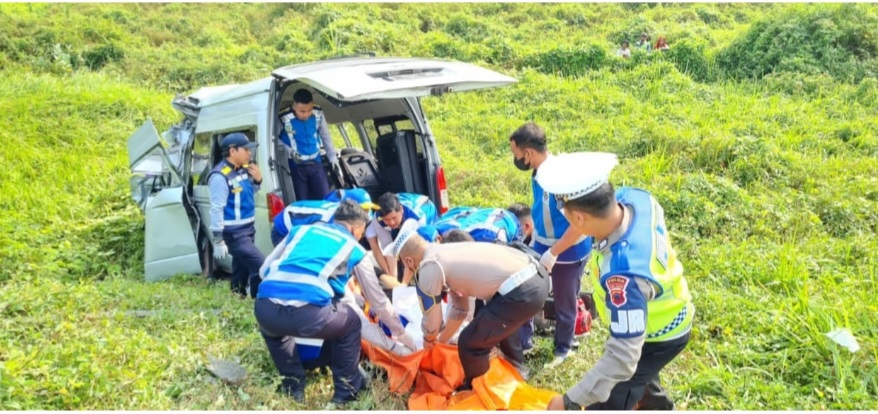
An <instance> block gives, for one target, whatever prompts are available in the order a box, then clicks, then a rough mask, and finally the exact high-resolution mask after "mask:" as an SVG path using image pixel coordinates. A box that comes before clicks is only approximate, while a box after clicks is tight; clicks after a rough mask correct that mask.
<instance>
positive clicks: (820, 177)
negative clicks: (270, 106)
mask: <svg viewBox="0 0 878 414" xmlns="http://www.w3.org/2000/svg"><path fill="white" fill-rule="evenodd" d="M193 7H197V10H198V12H197V13H189V12H188V11H192V10H195V9H193ZM638 7H640V8H639V9H638ZM782 7H800V6H778V5H772V6H756V5H682V6H660V7H656V8H648V7H643V6H635V5H632V6H628V5H614V4H602V5H573V4H564V5H552V6H545V5H539V6H538V5H507V4H486V5H458V4H448V5H413V4H403V5H392V4H391V5H317V4H314V5H240V4H238V5H231V6H226V5H197V6H195V5H193V6H188V5H152V4H149V5H98V4H93V5H76V7H73V5H51V4H32V5H21V4H4V5H2V6H0V12H2V13H0V23H3V25H4V27H9V28H10V30H9V32H8V35H7V37H5V38H0V46H2V49H0V50H3V51H4V52H5V54H4V55H3V58H2V59H3V60H0V63H2V64H3V71H2V73H3V75H4V76H3V77H2V78H0V120H2V121H0V124H2V125H4V126H5V127H4V128H2V129H0V141H2V142H4V143H8V144H7V145H3V146H0V162H3V163H4V164H5V165H11V166H14V167H13V168H8V169H7V171H6V172H5V173H4V178H3V179H2V180H0V210H2V211H3V212H4V213H3V214H2V215H0V230H2V231H0V259H2V260H3V262H4V266H3V269H0V316H2V317H0V324H2V329H0V407H3V408H9V409H14V408H45V409H52V408H57V409H122V408H127V409H247V408H250V409H259V408H277V409H283V408H291V407H294V405H292V404H293V403H292V402H291V401H290V400H288V399H284V398H279V397H277V396H276V395H275V394H274V393H273V390H274V385H273V384H274V381H276V379H275V376H274V369H273V366H272V363H271V361H270V359H269V357H268V355H267V353H266V352H265V351H264V345H263V344H262V342H261V338H260V337H259V336H258V334H257V333H256V330H255V327H254V322H253V319H252V316H251V315H252V313H251V308H250V305H249V302H245V301H235V300H231V299H230V298H229V297H228V295H227V293H226V286H217V285H208V286H205V284H204V283H203V282H201V281H200V280H197V279H196V278H194V277H179V278H175V279H174V280H171V281H168V282H163V283H161V284H146V283H143V282H142V281H141V279H142V278H141V274H140V272H141V269H142V267H141V266H142V264H141V260H142V243H143V235H142V225H143V222H142V216H141V215H140V213H139V211H138V210H137V209H136V207H133V206H132V205H131V204H132V203H130V199H129V198H128V187H127V178H128V175H127V155H126V153H125V139H126V138H127V136H128V134H129V133H130V132H131V131H133V130H134V129H135V128H136V127H137V126H138V125H139V124H140V123H141V122H143V120H145V119H146V117H147V116H151V117H153V119H154V120H155V121H156V123H157V125H158V126H159V128H160V129H162V128H163V127H166V126H168V125H170V124H171V123H172V122H173V121H174V119H175V116H174V113H173V111H172V109H171V108H170V107H169V105H168V104H167V103H168V102H169V101H170V98H171V96H172V95H173V93H174V92H185V91H189V90H191V89H192V88H193V87H195V86H199V85H201V84H211V83H225V82H230V81H243V80H247V79H251V78H254V77H257V76H264V74H265V73H266V72H267V71H268V70H270V69H271V68H273V67H276V66H280V65H282V64H286V63H288V62H294V61H296V60H298V59H301V58H302V56H305V55H306V54H308V53H310V54H312V55H316V56H326V55H331V54H334V53H336V52H349V51H351V50H355V49H358V48H361V47H367V48H370V49H378V50H382V51H383V52H382V53H385V54H390V53H393V54H403V55H408V54H411V55H428V54H437V53H439V52H443V53H447V56H450V57H458V58H463V59H468V60H470V59H477V58H478V57H481V56H483V55H485V50H486V49H484V48H485V46H484V44H485V43H490V42H502V43H503V44H506V45H507V46H509V49H510V50H511V53H510V56H509V59H501V60H498V61H496V62H493V63H492V62H484V63H483V64H487V65H492V66H494V67H496V68H498V69H500V70H503V71H505V72H507V73H510V74H512V75H514V76H516V77H518V78H519V81H520V82H519V83H518V84H516V85H514V86H512V87H509V88H504V89H500V90H492V91H485V92H477V93H467V94H457V95H450V96H447V97H444V98H442V99H436V98H430V99H426V100H425V101H424V105H425V107H426V110H427V111H428V114H429V116H430V119H431V125H432V127H433V129H434V132H435V133H436V136H437V137H438V139H439V140H440V142H441V144H442V145H441V147H440V152H441V154H442V156H443V160H444V162H445V166H446V171H447V174H448V177H449V182H450V186H451V187H452V192H451V198H452V202H453V203H454V204H473V205H499V206H502V205H505V204H507V203H509V202H511V201H514V200H526V199H528V198H529V186H528V177H527V174H523V173H519V172H517V171H516V170H514V168H512V166H511V157H510V155H509V153H508V151H507V145H508V144H507V141H506V136H507V135H508V133H509V132H510V131H511V130H513V129H514V128H515V127H517V126H518V125H519V124H520V123H521V122H522V121H523V120H526V119H533V120H536V121H537V122H539V123H541V124H542V125H543V126H544V127H546V129H547V130H548V131H549V134H550V136H551V143H550V147H551V149H552V150H553V151H573V150H606V151H613V152H616V153H619V154H620V155H621V156H622V158H623V165H622V166H621V167H620V168H619V169H618V170H617V173H616V179H617V180H618V182H620V183H624V184H627V185H636V186H642V187H645V188H648V189H650V190H651V191H653V192H654V193H655V194H656V196H657V197H658V198H659V200H660V201H661V202H662V204H663V205H664V206H665V209H666V212H667V214H668V223H669V226H670V227H671V229H672V231H673V236H674V238H675V243H676V245H677V248H678V250H679V251H680V254H681V256H682V258H683V260H684V263H685V265H686V267H687V275H688V276H687V277H688V279H689V282H690V286H691V287H692V290H693V292H694V296H695V301H696V305H697V306H698V311H699V316H698V324H697V326H696V328H695V330H694V340H693V342H692V344H691V345H690V348H689V349H688V350H687V351H686V352H685V353H684V354H683V355H682V356H681V358H680V359H678V360H677V361H676V362H674V363H673V364H672V366H671V367H670V368H669V369H668V370H667V373H666V375H665V381H666V383H667V384H668V385H669V388H670V389H671V390H672V394H673V396H674V397H675V398H676V399H677V401H678V404H679V406H680V407H681V408H688V409H732V408H734V409H786V408H804V409H838V408H847V409H853V408H875V406H874V395H875V394H876V393H878V377H876V374H878V369H876V367H875V360H876V358H878V347H876V343H875V341H876V339H878V329H876V325H875V323H874V321H873V319H874V318H873V315H874V314H875V313H876V311H878V309H876V307H875V304H874V303H875V301H874V300H873V299H872V298H873V297H874V295H875V294H876V293H878V291H876V287H875V283H876V279H878V275H876V253H875V250H876V247H878V240H876V237H875V230H876V223H878V220H876V219H878V217H876V214H878V213H875V212H876V211H878V205H876V200H878V193H876V190H875V188H876V179H875V178H874V171H875V170H876V167H878V161H876V157H875V156H876V153H878V139H876V137H878V123H876V119H878V109H876V105H874V104H873V105H870V104H869V103H870V102H873V101H869V100H868V99H869V97H870V96H871V97H872V98H871V99H874V96H875V94H876V93H878V92H876V91H875V90H874V89H875V87H874V84H872V86H871V87H870V86H869V85H865V86H863V85H860V86H857V85H845V84H839V83H836V82H833V81H831V80H826V79H822V78H813V77H811V78H805V79H804V80H800V81H798V82H796V81H789V80H785V79H782V78H781V79H768V80H765V81H763V82H759V83H750V82H746V83H724V82H719V83H709V84H702V83H697V82H694V81H692V80H691V79H690V78H689V77H687V76H686V75H683V74H680V73H679V72H678V71H677V70H676V69H675V68H674V66H673V65H671V64H670V63H667V62H657V63H655V64H652V65H642V66H635V67H632V68H630V69H625V70H618V69H612V68H607V69H602V70H599V71H591V72H587V73H586V74H585V75H583V76H580V77H578V78H561V77H556V76H554V75H545V74H542V73H538V72H535V71H532V70H530V69H527V68H522V67H521V65H520V64H519V63H520V62H521V58H522V57H523V56H527V55H530V54H533V53H535V52H536V51H538V50H541V49H544V48H547V47H555V46H557V47H571V46H575V45H576V44H578V43H579V42H591V43H598V44H602V45H605V47H606V48H607V50H610V49H611V48H613V47H614V46H613V45H612V43H611V42H610V40H612V39H613V38H614V36H617V35H618V33H619V32H620V31H622V30H628V29H626V28H629V27H639V26H642V25H644V24H646V25H647V26H648V27H651V28H652V29H653V30H655V33H668V34H669V36H671V37H670V39H669V40H670V42H671V44H672V47H673V45H674V44H675V38H674V37H673V36H677V38H679V39H685V38H687V36H695V35H697V36H702V37H704V38H706V39H707V40H708V41H709V42H710V46H711V49H709V50H708V53H713V51H715V50H716V49H717V48H719V47H722V46H723V45H725V44H728V43H729V42H731V41H732V40H733V39H734V38H735V36H738V35H740V33H742V32H743V30H745V29H746V27H747V24H748V23H749V22H750V21H752V19H753V18H755V16H757V15H758V14H760V13H766V12H772V11H774V10H775V9H780V8H782ZM228 9H231V10H228ZM475 12H477V14H478V15H490V16H492V17H491V18H485V19H481V18H480V19H476V18H474V17H471V15H473V14H474V13H475ZM196 14H197V15H198V17H197V18H196V17H195V16H196ZM47 15H48V16H51V18H46V17H45V16H47ZM87 15H88V16H91V17H89V18H87V17H86V16H87ZM638 15H639V16H640V17H638ZM380 20H384V21H385V22H384V23H382V24H375V23H372V22H376V21H380ZM293 21H296V22H300V23H301V24H302V27H304V28H305V29H304V30H291V29H289V28H288V27H289V25H290V24H291V22H293ZM704 21H708V22H710V24H705V23H704ZM570 26H573V27H576V30H572V31H571V30H569V29H568V27H570ZM229 27H235V28H237V29H236V30H229V29H228V28H229ZM420 29H426V30H427V33H422V31H421V30H420ZM631 30H633V31H634V32H637V31H638V30H635V29H631ZM631 30H628V31H629V32H630V31H631ZM47 33H51V35H48V34H47ZM34 39H36V40H34ZM40 39H42V40H40ZM47 39H48V40H47ZM40 42H42V43H40ZM544 42H545V43H544ZM50 44H51V45H54V44H59V45H60V46H59V49H60V52H58V50H56V49H53V47H54V46H52V47H49V46H46V45H50ZM106 44H114V45H118V46H119V47H120V48H122V49H123V50H124V53H125V58H124V59H122V60H121V61H119V62H111V63H109V64H107V65H106V66H104V68H103V71H102V72H101V73H91V72H89V71H87V70H83V69H80V70H73V68H72V67H70V65H65V64H61V63H59V61H58V59H54V58H52V56H58V55H59V53H62V54H63V53H68V54H73V55H76V54H80V55H83V54H85V53H86V52H88V51H93V50H95V49H96V48H98V47H99V46H101V45H106ZM290 45H295V46H296V47H298V50H297V51H293V50H292V49H293V48H292V47H291V46H290ZM495 46H496V44H495ZM40 57H42V60H41V59H40ZM53 59H54V60H53ZM516 62H519V63H516ZM870 88H871V89H870ZM870 94H871V95H870ZM864 97H865V98H864ZM47 114H48V115H47ZM473 120H478V121H476V122H474V121H473ZM464 189H467V190H466V191H465V190H464ZM98 280H100V281H98ZM138 309H155V310H158V311H159V313H158V314H156V315H152V316H147V317H137V316H135V315H134V314H132V313H131V311H133V310H138ZM835 327H849V328H851V330H852V331H853V332H854V333H855V335H857V337H858V339H859V341H860V345H861V346H862V347H863V349H862V350H861V351H860V352H857V353H855V354H851V353H849V352H848V351H846V350H845V349H842V348H840V347H838V346H836V345H834V344H833V343H831V342H830V341H828V340H827V338H826V337H825V336H823V333H825V332H828V331H829V330H831V329H833V328H835ZM605 334H606V333H605V330H604V329H603V327H598V329H597V331H596V332H595V334H594V335H592V336H591V337H590V338H589V339H587V340H586V341H585V346H584V349H583V350H581V351H579V352H578V353H577V354H576V357H575V358H573V360H572V361H571V362H570V363H569V364H568V365H565V367H564V369H563V370H559V371H556V372H541V368H540V367H541V364H542V362H545V360H547V359H548V358H549V357H550V353H551V351H550V343H549V342H547V341H546V340H543V342H541V343H540V346H539V352H538V353H537V354H536V356H535V357H534V358H532V359H533V362H532V371H533V372H535V373H536V375H535V378H534V381H533V383H534V384H535V385H537V386H542V387H547V388H552V389H556V390H559V391H560V390H563V389H564V388H565V387H566V386H568V385H570V384H571V383H573V382H574V381H576V379H577V378H578V377H579V376H580V375H581V374H582V372H584V371H585V370H586V369H587V368H588V367H589V366H590V364H591V363H592V362H593V361H594V360H595V359H596V358H598V357H599V355H600V351H601V348H600V347H601V343H602V341H603V338H604V337H605ZM208 354H210V355H216V356H225V357H233V358H240V360H241V362H242V363H244V365H245V366H246V367H247V368H248V370H249V372H250V376H249V378H248V380H247V381H246V382H245V383H244V385H242V386H240V387H230V386H224V385H221V384H218V383H216V382H215V381H213V380H212V379H211V376H210V374H208V373H207V372H206V371H205V369H204V364H205V363H206V360H207V355H208ZM330 384H331V382H330V381H329V379H328V378H327V377H326V376H321V377H318V379H316V380H315V381H314V385H312V386H310V387H309V389H308V392H309V400H310V401H314V402H317V403H322V402H323V401H326V400H328V398H329V395H330V392H331V390H330V388H331V386H330ZM359 408H378V409H401V408H404V399H403V398H400V397H397V396H388V395H387V393H386V392H385V391H384V390H383V389H381V387H376V390H375V391H373V395H370V396H369V398H367V399H366V401H364V402H363V403H362V404H361V405H360V406H359Z"/></svg>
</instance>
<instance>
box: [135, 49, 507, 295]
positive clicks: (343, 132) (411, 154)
mask: <svg viewBox="0 0 878 414" xmlns="http://www.w3.org/2000/svg"><path fill="white" fill-rule="evenodd" d="M271 75H272V76H271V77H266V78H263V79H260V80H257V81H253V82H250V83H247V84H243V85H224V86H212V87H205V88H202V89H199V90H198V91H196V92H195V93H193V94H191V95H189V96H177V97H176V98H175V99H174V100H173V102H172V106H173V107H174V108H175V109H176V110H177V111H178V112H180V114H181V115H182V119H181V121H180V122H179V123H177V124H175V125H173V126H172V127H171V128H170V129H168V130H167V131H165V132H164V133H163V134H162V135H161V136H159V134H158V133H157V131H156V129H155V126H154V125H153V123H152V121H151V120H147V121H146V123H145V124H144V125H142V126H141V127H140V128H139V129H138V130H137V131H136V132H135V133H134V134H133V135H132V136H131V138H129V139H128V155H129V166H130V168H131V172H132V178H131V180H130V181H131V182H130V184H131V191H132V196H133V198H134V200H135V201H136V202H137V203H138V204H139V206H140V207H141V209H142V210H143V211H144V214H145V216H146V218H145V220H146V234H145V252H144V266H145V269H144V270H145V276H146V279H147V280H162V279H165V278H168V277H170V276H173V275H175V274H180V273H201V274H202V275H203V276H210V275H212V274H213V272H214V270H215V269H216V268H219V269H222V270H224V271H229V269H230V268H231V258H230V257H227V258H225V259H223V260H221V261H218V262H215V261H214V259H213V256H212V254H211V248H212V246H211V243H210V238H209V236H208V235H209V234H210V232H209V224H210V223H209V220H210V214H209V209H210V194H209V190H208V188H207V174H208V173H209V172H210V170H211V169H212V168H213V166H214V165H215V164H216V163H218V162H219V161H220V159H221V158H222V156H221V151H220V149H219V141H220V140H221V139H222V137H223V136H225V135H226V134H228V133H231V132H243V133H244V134H246V135H247V136H248V137H249V138H250V140H252V141H255V142H257V143H259V147H258V149H257V150H256V151H255V153H254V158H255V159H254V162H256V163H257V164H258V165H259V166H260V168H261V170H262V175H263V182H262V186H261V189H260V191H259V193H258V194H257V196H256V245H257V246H258V247H259V249H260V250H262V251H263V252H264V253H266V254H267V253H269V252H270V251H271V241H270V237H269V236H270V230H271V220H272V219H273V218H274V216H275V214H278V213H279V212H280V211H282V210H283V209H284V207H285V206H286V205H288V204H289V203H291V202H293V201H295V195H294V191H293V184H292V180H291V178H290V171H289V166H288V164H287V154H286V152H285V150H284V147H283V145H281V144H280V143H279V139H278V136H279V134H280V131H281V128H282V126H281V124H280V120H279V119H278V116H277V114H278V112H279V110H280V109H281V108H284V107H289V106H290V105H291V104H292V97H293V93H294V92H295V91H296V90H297V89H300V88H305V89H308V90H310V91H311V92H312V94H313V96H314V103H315V104H316V105H317V106H319V107H321V108H322V109H323V113H324V116H325V118H326V121H327V123H328V124H329V125H330V127H331V128H330V129H332V130H333V133H334V134H335V133H337V134H338V135H339V136H340V137H341V138H342V139H343V140H344V144H345V147H344V148H337V149H338V150H339V151H340V156H339V161H340V164H341V167H342V171H343V176H344V182H343V183H338V182H337V181H336V180H330V183H332V182H336V184H335V185H334V186H333V187H338V186H341V185H343V186H344V187H347V188H351V187H361V188H364V189H366V190H367V191H369V193H370V194H371V195H372V197H373V198H377V197H378V196H380V195H381V194H383V193H385V192H387V191H391V192H410V193H419V194H425V195H427V196H429V197H430V199H431V200H433V202H434V203H435V204H436V206H437V208H438V209H439V213H440V214H441V213H444V212H445V211H446V210H447V209H448V207H449V204H448V193H447V191H448V188H447V186H446V182H445V173H444V171H443V169H442V163H441V161H440V159H439V152H438V151H437V150H436V139H435V138H434V137H433V133H432V132H431V131H430V127H429V125H428V124H427V118H426V116H425V114H424V113H423V110H422V107H421V102H420V98H421V97H424V96H429V95H442V94H445V93H449V92H459V91H468V90H474V89H481V88H488V87H495V86H502V85H507V84H510V83H513V82H515V79H513V78H510V77H508V76H505V75H502V74H500V73H497V72H494V71H491V70H488V69H485V68H482V67H479V66H475V65H471V64H468V63H462V62H453V61H444V60H435V59H418V58H392V57H374V56H371V57H342V58H337V59H329V60H324V61H319V62H312V63H305V64H300V65H292V66H285V67H282V68H279V69H276V70H275V71H273V72H272V73H271ZM336 142H337V140H336ZM324 159H325V157H324ZM327 171H331V169H330V168H327Z"/></svg>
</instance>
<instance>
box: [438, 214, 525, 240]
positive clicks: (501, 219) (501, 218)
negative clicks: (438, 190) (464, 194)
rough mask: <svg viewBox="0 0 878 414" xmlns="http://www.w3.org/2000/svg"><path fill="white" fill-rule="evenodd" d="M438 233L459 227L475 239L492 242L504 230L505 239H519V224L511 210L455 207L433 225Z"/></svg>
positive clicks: (520, 236) (521, 235)
mask: <svg viewBox="0 0 878 414" xmlns="http://www.w3.org/2000/svg"><path fill="white" fill-rule="evenodd" d="M434 226H435V227H436V231H438V232H439V234H440V235H444V234H445V233H447V232H448V231H451V230H454V229H460V230H463V231H465V232H467V233H469V235H470V236H472V237H473V239H474V240H475V241H481V242H489V243H493V242H495V241H498V240H497V238H498V237H499V235H500V231H501V230H502V231H505V233H506V240H500V241H502V242H510V241H513V240H521V239H522V238H523V237H524V235H523V234H522V233H521V224H520V223H519V222H518V217H515V214H512V212H510V211H508V210H504V209H500V208H476V207H455V208H453V209H451V210H448V211H447V212H446V213H445V214H443V215H442V217H440V218H439V220H438V221H437V222H436V224H435V225H434Z"/></svg>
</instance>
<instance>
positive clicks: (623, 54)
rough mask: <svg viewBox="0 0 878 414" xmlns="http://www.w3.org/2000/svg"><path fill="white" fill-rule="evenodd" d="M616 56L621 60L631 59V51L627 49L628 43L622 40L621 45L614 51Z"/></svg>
mask: <svg viewBox="0 0 878 414" xmlns="http://www.w3.org/2000/svg"><path fill="white" fill-rule="evenodd" d="M616 56H619V57H621V58H622V59H628V58H630V57H631V49H629V48H628V41H627V40H623V41H622V43H621V47H619V50H617V51H616Z"/></svg>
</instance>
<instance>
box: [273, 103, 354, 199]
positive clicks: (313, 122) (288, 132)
mask: <svg viewBox="0 0 878 414" xmlns="http://www.w3.org/2000/svg"><path fill="white" fill-rule="evenodd" d="M279 116H280V121H281V125H282V126H283V130H282V131H281V133H280V140H281V142H283V144H284V145H285V146H286V148H287V150H288V151H289V154H290V159H289V164H290V173H291V175H292V178H293V190H294V191H295V193H296V200H321V199H323V197H325V196H326V194H327V193H329V182H327V180H326V169H325V168H324V167H323V159H322V158H321V156H320V143H321V142H322V143H323V148H324V149H325V150H326V156H327V157H328V158H329V164H330V165H331V166H332V170H333V173H334V174H335V175H336V177H341V170H340V169H339V165H338V155H337V154H336V152H335V147H334V146H333V144H332V137H331V136H330V135H329V128H328V127H327V125H326V119H325V118H324V117H323V111H322V110H320V109H319V108H315V107H314V99H313V96H312V95H311V92H309V91H308V90H307V89H299V90H297V91H296V92H295V93H294V94H293V106H292V107H290V108H285V109H284V110H282V111H281V112H280V114H279ZM290 137H292V139H290Z"/></svg>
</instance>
